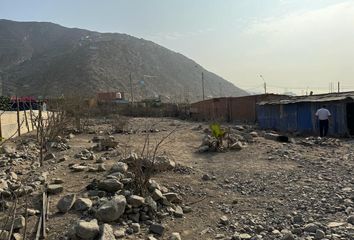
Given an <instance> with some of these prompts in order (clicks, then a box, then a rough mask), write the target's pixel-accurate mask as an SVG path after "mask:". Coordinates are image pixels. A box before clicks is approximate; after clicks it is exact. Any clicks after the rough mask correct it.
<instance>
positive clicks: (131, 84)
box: [129, 72, 134, 105]
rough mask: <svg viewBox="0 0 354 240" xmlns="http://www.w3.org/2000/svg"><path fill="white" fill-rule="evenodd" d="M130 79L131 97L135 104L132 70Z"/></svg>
mask: <svg viewBox="0 0 354 240" xmlns="http://www.w3.org/2000/svg"><path fill="white" fill-rule="evenodd" d="M129 80H130V99H131V102H132V105H133V102H134V96H133V81H132V73H131V72H130V74H129Z"/></svg>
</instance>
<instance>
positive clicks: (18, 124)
mask: <svg viewBox="0 0 354 240" xmlns="http://www.w3.org/2000/svg"><path fill="white" fill-rule="evenodd" d="M16 104H17V133H18V136H21V123H20V104H19V101H18V97H17V96H16Z"/></svg>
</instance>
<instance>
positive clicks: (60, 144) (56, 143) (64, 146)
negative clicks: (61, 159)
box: [47, 136, 70, 151]
mask: <svg viewBox="0 0 354 240" xmlns="http://www.w3.org/2000/svg"><path fill="white" fill-rule="evenodd" d="M69 137H70V136H68V138H63V137H61V136H57V137H56V138H55V139H54V140H53V141H50V142H48V143H47V148H52V149H56V150H58V151H66V150H68V149H70V146H69V145H68V143H69Z"/></svg>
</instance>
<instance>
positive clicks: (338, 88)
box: [338, 82, 340, 93]
mask: <svg viewBox="0 0 354 240" xmlns="http://www.w3.org/2000/svg"><path fill="white" fill-rule="evenodd" d="M338 93H340V82H338Z"/></svg>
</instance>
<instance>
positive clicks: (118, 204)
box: [96, 195, 127, 222]
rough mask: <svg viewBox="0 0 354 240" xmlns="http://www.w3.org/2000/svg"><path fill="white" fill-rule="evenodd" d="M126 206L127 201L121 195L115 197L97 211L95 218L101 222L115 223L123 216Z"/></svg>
mask: <svg viewBox="0 0 354 240" xmlns="http://www.w3.org/2000/svg"><path fill="white" fill-rule="evenodd" d="M126 205H127V200H126V198H125V197H124V196H123V195H118V196H115V197H114V198H113V199H112V200H110V201H107V202H106V203H104V204H102V205H101V206H100V207H99V208H98V209H97V212H96V216H97V218H98V219H99V220H100V221H102V222H112V221H115V220H117V219H119V218H120V217H121V216H122V215H123V213H124V211H125V206H126Z"/></svg>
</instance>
